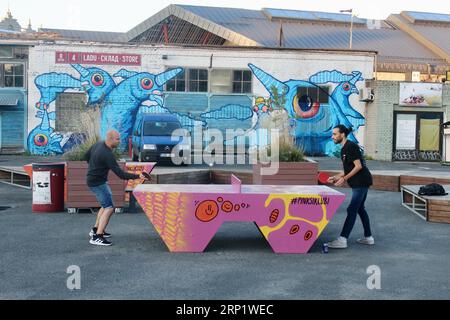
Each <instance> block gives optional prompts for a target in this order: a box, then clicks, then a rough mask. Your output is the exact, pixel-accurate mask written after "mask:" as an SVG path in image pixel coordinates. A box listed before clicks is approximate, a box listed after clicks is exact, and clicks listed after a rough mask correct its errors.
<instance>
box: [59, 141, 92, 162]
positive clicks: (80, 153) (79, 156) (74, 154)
mask: <svg viewBox="0 0 450 320" xmlns="http://www.w3.org/2000/svg"><path fill="white" fill-rule="evenodd" d="M97 142H98V139H97V138H92V139H87V140H85V141H84V142H83V143H82V144H80V145H78V146H76V147H75V148H74V149H72V150H71V151H69V152H68V153H66V154H65V157H66V159H67V160H69V161H85V159H84V156H85V155H86V152H87V151H88V150H89V148H90V147H92V146H93V145H94V144H96V143H97Z"/></svg>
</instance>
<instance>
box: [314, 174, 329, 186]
mask: <svg viewBox="0 0 450 320" xmlns="http://www.w3.org/2000/svg"><path fill="white" fill-rule="evenodd" d="M329 178H330V175H329V174H328V173H326V172H321V173H319V175H318V176H317V180H319V183H320V184H328V179H329Z"/></svg>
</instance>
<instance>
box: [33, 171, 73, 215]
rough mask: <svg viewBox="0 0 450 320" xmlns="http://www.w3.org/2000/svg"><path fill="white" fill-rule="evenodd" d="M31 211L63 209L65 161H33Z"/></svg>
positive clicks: (58, 210) (60, 210)
mask: <svg viewBox="0 0 450 320" xmlns="http://www.w3.org/2000/svg"><path fill="white" fill-rule="evenodd" d="M32 168H33V207H32V211H33V212H62V211H64V169H65V163H34V164H33V166H32Z"/></svg>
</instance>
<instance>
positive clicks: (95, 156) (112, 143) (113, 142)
mask: <svg viewBox="0 0 450 320" xmlns="http://www.w3.org/2000/svg"><path fill="white" fill-rule="evenodd" d="M119 144H120V134H119V133H118V132H117V131H109V132H108V133H107V137H106V141H104V142H103V141H101V142H98V143H96V144H94V145H93V146H92V147H91V148H90V149H89V150H88V151H87V153H86V155H85V160H86V161H87V162H88V163H89V168H88V173H87V179H86V182H87V185H88V187H89V188H90V189H91V191H92V192H93V193H94V194H95V196H96V198H97V200H98V202H99V203H100V206H101V209H100V211H99V212H98V214H97V221H96V222H95V226H94V227H93V228H92V230H91V232H90V233H89V235H90V236H91V240H90V243H91V244H93V245H98V246H110V245H111V244H112V243H111V242H110V241H108V240H106V239H105V238H109V237H110V236H111V235H110V234H109V233H106V232H105V229H106V226H107V225H108V223H109V220H110V218H111V215H112V214H113V212H114V204H113V198H112V192H111V188H110V187H109V185H108V172H109V170H112V171H113V172H114V173H115V174H116V175H117V176H118V177H119V178H121V179H123V180H131V179H145V180H146V178H145V176H144V175H142V174H141V175H136V174H130V173H126V172H125V171H123V170H122V169H121V168H120V166H119V164H118V163H117V161H116V158H115V156H114V153H113V150H114V149H115V148H117V147H118V146H119Z"/></svg>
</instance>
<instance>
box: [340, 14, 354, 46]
mask: <svg viewBox="0 0 450 320" xmlns="http://www.w3.org/2000/svg"><path fill="white" fill-rule="evenodd" d="M340 12H349V13H350V15H351V17H350V45H349V48H350V49H352V48H353V9H348V10H340Z"/></svg>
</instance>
